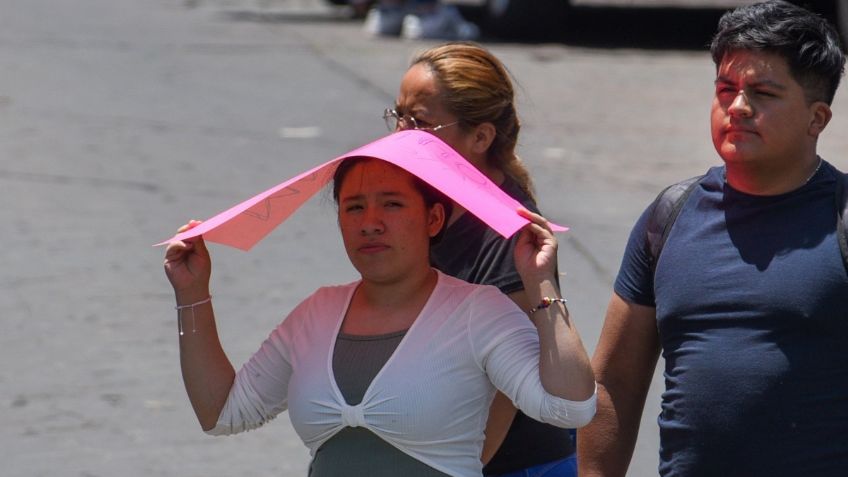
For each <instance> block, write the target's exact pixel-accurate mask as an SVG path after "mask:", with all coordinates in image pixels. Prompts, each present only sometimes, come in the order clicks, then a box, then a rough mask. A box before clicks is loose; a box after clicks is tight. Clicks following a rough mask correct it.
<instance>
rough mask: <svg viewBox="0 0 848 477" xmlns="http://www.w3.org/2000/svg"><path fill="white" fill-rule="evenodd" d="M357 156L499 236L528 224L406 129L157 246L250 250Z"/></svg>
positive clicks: (459, 164)
mask: <svg viewBox="0 0 848 477" xmlns="http://www.w3.org/2000/svg"><path fill="white" fill-rule="evenodd" d="M359 156H364V157H373V158H376V159H381V160H384V161H387V162H390V163H392V164H395V165H396V166H398V167H401V168H403V169H405V170H407V171H409V172H410V173H411V174H413V175H415V176H418V177H419V178H421V179H422V180H423V181H425V182H427V183H428V184H430V185H432V186H433V187H435V188H437V189H439V190H440V191H442V192H443V193H444V194H445V195H447V196H448V197H450V198H451V199H453V200H454V201H455V202H456V203H457V204H459V205H461V206H462V207H464V208H465V209H466V210H468V211H469V212H470V213H472V214H474V215H476V216H477V217H479V218H480V220H482V221H483V222H485V223H486V224H487V225H488V226H489V227H491V228H492V229H494V230H495V231H497V232H498V233H499V234H501V235H503V236H504V237H510V236H512V234H514V233H515V232H516V231H518V230H519V229H520V228H521V227H523V226H524V225H526V224H527V223H528V221H527V219H525V218H523V217H521V216H520V215H518V213H517V212H516V210H517V209H518V208H519V207H521V204H520V203H518V201H516V200H515V199H513V198H512V197H510V196H509V195H508V194H506V193H505V192H504V191H502V190H501V189H500V187H498V186H497V185H495V184H494V183H493V182H492V181H490V180H489V179H488V178H487V177H486V176H485V175H483V174H482V173H481V172H480V171H478V170H477V168H475V167H474V166H473V165H471V164H470V163H469V162H468V161H466V160H465V158H463V157H462V156H460V155H459V154H458V153H457V152H456V151H454V150H453V149H452V148H451V147H450V146H448V145H447V144H445V143H444V142H442V141H441V140H440V139H438V138H437V137H435V136H433V135H432V134H430V133H427V132H423V131H415V130H410V131H401V132H397V133H394V134H391V135H389V136H386V137H384V138H381V139H378V140H377V141H374V142H372V143H370V144H366V145H365V146H362V147H360V148H357V149H354V150H353V151H350V152H348V153H347V154H344V155H342V156H339V157H337V158H335V159H333V160H331V161H328V162H326V163H324V164H321V165H320V166H318V167H315V168H314V169H311V170H309V171H307V172H304V173H302V174H300V175H298V176H296V177H294V178H292V179H289V180H287V181H285V182H283V183H282V184H279V185H277V186H275V187H272V188H271V189H269V190H267V191H265V192H262V193H261V194H258V195H256V196H255V197H253V198H251V199H248V200H246V201H244V202H242V203H240V204H238V205H236V206H234V207H231V208H230V209H228V210H225V211H224V212H221V213H220V214H218V215H216V216H214V217H212V218H210V219H208V220H206V221H204V222H203V223H201V224H200V225H198V226H196V227H194V228H193V229H191V230H187V231H185V232H182V233H179V234H177V235H175V236H173V237H172V238H170V239H168V240H166V241H164V242H161V243H159V244H157V245H164V244H167V243H168V242H170V241H172V240H189V239H191V238H194V237H197V236H200V235H203V238H204V239H206V240H207V241H210V242H216V243H220V244H223V245H229V246H232V247H235V248H238V249H241V250H250V248H251V247H253V246H254V245H256V243H258V242H259V241H260V240H262V239H263V238H264V237H265V236H266V235H268V234H269V233H270V232H271V231H272V230H273V229H274V228H276V227H277V226H278V225H279V224H281V223H282V222H283V221H284V220H286V219H287V218H288V217H289V216H291V214H292V213H294V211H295V210H297V209H298V208H299V207H300V206H301V205H303V203H304V202H306V201H307V200H308V199H309V198H310V197H312V196H313V195H315V193H316V192H318V191H319V190H321V188H323V187H324V185H326V184H327V183H328V182H329V181H330V180H331V179H332V178H333V174H334V173H335V170H336V167H337V166H338V163H339V162H340V161H342V160H343V159H346V158H350V157H359ZM551 228H552V229H553V230H554V231H565V230H568V229H567V228H565V227H562V226H560V225H556V224H553V223H552V224H551Z"/></svg>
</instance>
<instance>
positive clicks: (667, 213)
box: [647, 171, 848, 273]
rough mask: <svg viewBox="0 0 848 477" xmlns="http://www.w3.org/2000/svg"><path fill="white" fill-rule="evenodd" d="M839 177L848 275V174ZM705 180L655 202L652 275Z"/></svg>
mask: <svg viewBox="0 0 848 477" xmlns="http://www.w3.org/2000/svg"><path fill="white" fill-rule="evenodd" d="M837 172H839V171H837ZM839 175H840V178H841V179H842V180H838V181H837V183H836V239H837V241H838V242H839V250H840V251H841V252H842V264H843V265H844V266H845V271H846V273H848V194H846V193H845V192H846V190H848V175H846V174H843V173H841V172H839ZM703 177H704V176H697V177H692V178H690V179H686V180H685V181H681V182H678V183H677V184H672V185H670V186H668V187H666V188H665V189H664V190H663V191H662V192H660V194H659V195H658V196H657V198H656V199H654V203H653V204H652V207H653V210H652V212H651V215H650V216H649V217H648V223H647V229H648V231H647V235H648V236H647V239H648V258H649V260H650V261H651V271H652V272H654V271H656V268H657V260H659V258H660V253H661V252H662V248H663V245H665V241H666V239H667V238H668V233H669V232H670V231H671V227H672V226H673V225H674V221H675V220H677V216H678V215H680V210H681V209H683V204H685V203H686V199H688V198H689V195H690V194H691V193H692V191H693V190H695V186H697V185H698V182H700V181H701V179H702V178H703Z"/></svg>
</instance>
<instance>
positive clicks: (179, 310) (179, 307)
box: [174, 295, 212, 336]
mask: <svg viewBox="0 0 848 477" xmlns="http://www.w3.org/2000/svg"><path fill="white" fill-rule="evenodd" d="M210 301H212V295H209V297H207V298H206V299H205V300H200V301H196V302H194V303H190V304H188V305H177V306H175V307H174V309H175V310H177V330H178V331H179V332H180V336H182V335H184V334H185V333H184V332H183V318H182V317H183V314H182V311H183V310H185V309H186V308H190V309H191V332H192V333H197V327H196V326H195V324H196V323H195V319H194V307H196V306H199V305H203V304H205V303H209V302H210Z"/></svg>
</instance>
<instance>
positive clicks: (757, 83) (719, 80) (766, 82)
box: [714, 76, 786, 90]
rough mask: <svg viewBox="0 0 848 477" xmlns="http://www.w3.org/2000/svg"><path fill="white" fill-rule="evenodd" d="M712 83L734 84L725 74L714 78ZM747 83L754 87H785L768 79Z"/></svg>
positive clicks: (781, 88) (783, 88) (782, 88)
mask: <svg viewBox="0 0 848 477" xmlns="http://www.w3.org/2000/svg"><path fill="white" fill-rule="evenodd" d="M714 83H715V84H728V85H733V84H736V82H734V81H732V80H731V79H730V78H728V77H726V76H719V77H717V78H716V79H715V82H714ZM747 84H748V86H753V87H755V88H757V87H761V86H765V87H768V88H775V89H780V90H785V89H786V85H784V84H782V83H778V82H777V81H772V80H768V79H764V80H760V81H751V82H749V83H747Z"/></svg>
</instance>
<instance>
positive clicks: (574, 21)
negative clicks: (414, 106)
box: [484, 7, 725, 51]
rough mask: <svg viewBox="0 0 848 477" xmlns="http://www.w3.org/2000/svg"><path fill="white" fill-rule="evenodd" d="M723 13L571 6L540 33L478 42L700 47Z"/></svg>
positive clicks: (603, 46) (700, 49) (721, 11)
mask: <svg viewBox="0 0 848 477" xmlns="http://www.w3.org/2000/svg"><path fill="white" fill-rule="evenodd" d="M724 11H725V10H722V9H714V8H713V9H710V8H622V7H619V8H615V7H574V8H570V9H569V10H568V11H567V12H565V13H564V14H563V15H562V16H561V17H560V18H559V19H558V21H557V22H556V25H551V26H548V27H547V28H545V30H546V31H538V30H537V31H535V32H532V33H529V34H524V35H505V36H503V37H500V38H499V37H495V36H491V37H486V38H484V41H487V42H498V41H518V42H526V43H537V42H556V43H563V44H566V45H569V46H578V47H587V48H637V49H657V50H659V49H662V50H695V51H704V50H705V49H707V48H708V45H709V43H710V39H711V38H712V35H713V33H714V32H715V29H716V25H717V24H718V20H719V18H720V17H721V15H722V14H723V13H724ZM549 24H550V23H549Z"/></svg>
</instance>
